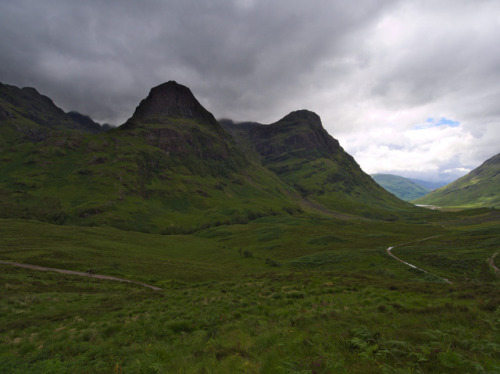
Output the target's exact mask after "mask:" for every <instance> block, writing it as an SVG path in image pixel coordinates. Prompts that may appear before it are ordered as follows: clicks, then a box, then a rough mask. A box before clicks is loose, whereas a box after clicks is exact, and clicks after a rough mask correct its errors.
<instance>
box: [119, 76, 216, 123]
mask: <svg viewBox="0 0 500 374" xmlns="http://www.w3.org/2000/svg"><path fill="white" fill-rule="evenodd" d="M165 117H182V118H189V119H195V120H199V121H201V122H206V123H209V124H211V125H215V124H216V123H217V121H216V120H215V118H214V116H213V115H212V114H211V113H210V112H209V111H207V110H206V109H205V108H204V107H203V106H202V105H201V104H200V103H199V102H198V100H196V98H195V97H194V95H193V93H192V92H191V90H190V89H189V88H188V87H186V86H183V85H181V84H178V83H177V82H175V81H168V82H166V83H163V84H160V85H159V86H156V87H153V88H152V89H151V90H150V91H149V95H148V96H147V97H146V98H145V99H144V100H142V101H141V103H140V104H139V106H138V107H137V108H136V110H135V113H134V115H133V116H132V118H131V119H130V120H129V121H128V122H130V121H131V122H142V123H148V122H149V123H151V122H153V123H162V122H163V119H164V118H165Z"/></svg>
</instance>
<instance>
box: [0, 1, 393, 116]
mask: <svg viewBox="0 0 500 374" xmlns="http://www.w3.org/2000/svg"><path fill="white" fill-rule="evenodd" d="M389 4H390V2H389V1H387V2H384V4H383V5H380V4H377V3H376V2H374V1H362V2H356V4H352V5H349V4H347V3H343V2H328V1H312V2H307V3H305V2H293V1H273V2H267V1H266V2H264V1H214V2H205V1H182V2H181V1H166V2H165V1H144V2H135V1H108V2H102V1H85V2H67V1H63V0H57V1H56V0H48V1H43V2H40V1H27V0H19V1H16V2H12V3H11V4H3V5H1V6H0V7H1V9H0V10H1V12H0V14H1V15H0V25H1V26H0V28H1V31H2V33H1V35H2V36H1V37H0V38H1V39H0V40H1V45H2V47H1V48H2V51H1V54H0V56H1V57H0V79H1V80H2V81H7V82H10V83H13V84H17V85H31V86H36V87H38V88H39V89H40V90H41V91H43V92H44V93H46V94H48V95H50V96H51V97H53V98H54V100H55V101H56V102H57V103H58V104H59V105H62V106H64V107H65V109H77V110H80V111H84V112H86V113H88V114H90V115H91V116H93V117H95V118H96V119H100V120H102V119H109V120H112V121H117V120H118V119H119V120H123V119H124V118H125V117H126V116H128V115H130V114H131V112H132V111H133V109H134V107H135V105H136V104H137V103H138V100H139V99H141V98H142V97H144V96H145V95H146V94H147V91H148V90H149V88H151V87H152V86H154V85H157V84H160V83H162V82H164V81H166V80H170V79H174V80H177V81H179V82H180V83H183V84H186V85H188V86H190V87H191V88H192V89H193V91H195V93H196V94H197V95H198V96H200V99H202V100H203V99H205V102H208V103H209V104H210V105H211V107H209V109H210V110H212V111H214V112H215V114H216V115H238V114H239V115H246V116H251V115H252V114H254V115H255V114H256V113H258V112H261V113H262V112H264V113H265V112H266V111H269V110H271V111H272V108H273V107H274V106H279V103H283V102H286V101H287V97H288V96H289V95H290V94H292V95H298V94H299V92H300V90H301V87H302V86H303V85H308V83H307V82H306V81H307V79H308V77H309V76H310V75H311V74H313V73H314V71H315V69H316V68H317V66H318V65H319V64H320V63H321V61H323V60H324V59H328V58H330V56H331V55H332V54H336V53H338V54H342V53H343V52H342V51H343V50H345V49H346V48H347V47H348V46H347V45H346V38H348V36H349V35H351V34H353V33H355V32H359V30H360V29H363V28H365V27H367V25H369V24H370V22H373V20H376V18H377V14H379V12H380V11H381V10H382V9H384V7H387V6H389ZM312 83H314V82H312ZM281 114H285V113H281ZM261 116H262V115H261ZM257 117H259V115H257ZM256 119H258V118H256Z"/></svg>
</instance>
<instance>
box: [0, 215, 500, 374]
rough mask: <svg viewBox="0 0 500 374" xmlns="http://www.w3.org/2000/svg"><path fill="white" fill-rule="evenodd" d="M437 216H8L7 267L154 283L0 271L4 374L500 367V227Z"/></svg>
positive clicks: (2, 250)
mask: <svg viewBox="0 0 500 374" xmlns="http://www.w3.org/2000/svg"><path fill="white" fill-rule="evenodd" d="M432 214H433V215H432V216H429V217H430V218H431V219H428V218H429V217H426V219H425V220H421V221H414V222H406V223H402V222H399V223H398V222H390V223H383V222H375V221H373V222H366V221H363V222H356V221H354V222H353V221H334V220H323V219H316V218H314V219H313V218H290V217H288V218H287V217H271V218H262V219H259V220H256V221H254V222H251V223H249V224H247V225H234V226H224V227H218V228H212V229H207V230H205V231H203V232H199V233H196V234H194V235H174V236H162V235H152V234H142V233H134V232H124V231H120V230H116V229H111V228H85V227H73V226H55V225H48V224H44V223H40V222H36V221H24V220H8V219H4V220H1V224H0V238H1V239H0V257H1V258H2V260H5V261H9V262H19V263H24V264H27V263H30V264H36V265H37V266H44V267H49V268H59V269H64V270H70V271H73V272H81V273H83V274H86V273H85V270H86V269H90V268H92V269H94V271H95V272H96V274H106V275H109V276H111V277H115V278H124V279H127V280H134V281H137V282H140V283H141V284H142V283H147V284H150V285H153V286H155V287H158V288H161V290H158V291H154V290H152V289H149V288H146V287H144V285H141V284H135V283H129V282H128V283H125V282H116V281H110V280H106V279H99V278H97V277H95V276H93V277H91V276H88V274H86V275H87V276H85V277H82V276H75V275H68V274H61V273H57V272H52V271H50V272H49V271H34V270H31V269H27V268H21V267H15V266H11V265H7V264H1V265H0V269H1V272H0V296H1V297H0V372H6V373H89V372H90V373H110V372H116V373H122V372H123V373H171V372H180V373H208V372H214V373H236V372H241V373H345V372H349V373H403V372H405V373H406V372H414V373H459V372H464V373H486V372H488V373H494V372H500V308H499V304H500V296H499V295H500V294H499V292H498V286H499V276H498V274H496V272H495V271H494V269H493V268H492V267H491V266H490V265H491V264H493V265H495V266H496V265H497V264H496V263H495V261H496V258H497V257H494V255H495V253H497V252H498V248H500V236H499V235H498V233H499V232H500V231H499V229H500V220H499V219H498V217H496V216H494V215H492V214H493V213H491V212H487V211H476V212H465V213H446V214H441V213H432ZM434 214H436V215H434ZM437 214H439V215H437ZM426 238H427V240H423V241H422V240H421V239H426ZM402 243H406V244H405V245H401V244H402ZM388 245H392V246H394V247H395V249H394V251H396V252H395V253H396V255H397V257H398V258H400V259H401V260H402V261H405V262H407V263H411V264H414V266H416V267H419V268H422V269H425V270H427V271H428V273H425V272H422V271H419V270H418V269H416V268H412V267H409V266H407V265H405V264H403V263H401V262H399V261H395V259H394V258H392V257H391V256H390V255H389V254H388V253H387V246H388ZM488 258H489V259H490V260H491V261H490V260H489V263H488V262H487V261H486V259H488ZM435 275H436V276H437V277H436V276H435ZM440 278H445V279H449V280H450V281H451V282H453V283H452V284H448V283H446V282H444V281H443V280H442V279H440Z"/></svg>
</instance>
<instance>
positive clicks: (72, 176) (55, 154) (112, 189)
mask: <svg viewBox="0 0 500 374" xmlns="http://www.w3.org/2000/svg"><path fill="white" fill-rule="evenodd" d="M293 192H294V191H293V189H292V188H290V187H288V186H286V184H285V183H283V182H282V181H281V180H279V178H277V177H276V176H275V175H274V174H273V173H271V172H270V171H268V170H266V169H265V168H263V167H262V166H260V165H254V164H252V163H250V162H249V161H248V160H247V159H246V158H245V157H244V156H243V155H242V154H241V153H240V152H239V151H238V150H237V149H236V147H235V146H234V143H233V140H232V138H231V137H230V136H229V135H228V134H227V133H226V132H225V131H224V130H223V129H222V128H221V127H220V125H219V124H218V123H217V121H215V119H214V117H213V116H212V115H211V114H210V113H209V112H208V111H207V110H206V109H204V108H203V107H202V106H201V104H199V103H198V101H197V100H196V99H195V98H194V96H193V95H192V93H191V91H190V90H189V89H187V88H186V87H184V86H181V85H178V84H177V83H175V82H168V83H166V84H163V85H160V86H158V87H155V88H153V89H152V90H151V92H150V94H149V95H148V97H147V98H146V99H144V100H143V101H142V102H141V103H140V105H139V106H138V107H137V109H136V111H135V113H134V115H133V116H132V118H131V119H130V120H129V121H127V123H126V124H124V125H123V126H121V127H119V128H116V129H112V130H110V131H108V132H106V133H99V134H85V133H83V132H81V131H54V132H49V133H47V136H46V137H45V138H44V139H41V140H40V141H38V142H36V143H32V142H21V143H18V144H14V145H11V146H9V147H8V148H6V149H4V150H3V151H2V152H1V153H0V215H1V216H3V217H22V218H36V219H40V220H45V221H50V222H58V223H69V224H79V225H111V226H115V227H119V228H124V229H131V230H138V231H151V232H163V233H172V232H189V231H192V230H196V229H199V228H203V227H207V226H211V225H220V224H226V223H243V222H248V221H249V220H252V219H255V218H258V217H261V216H266V215H273V214H285V212H297V211H299V205H298V203H297V202H294V201H293V200H292V199H291V198H290V196H291V195H293Z"/></svg>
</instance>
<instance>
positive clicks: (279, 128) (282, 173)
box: [221, 110, 407, 215]
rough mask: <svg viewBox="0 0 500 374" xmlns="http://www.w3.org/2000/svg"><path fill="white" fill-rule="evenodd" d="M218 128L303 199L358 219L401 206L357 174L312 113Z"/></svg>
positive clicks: (351, 161) (358, 170)
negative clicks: (352, 213) (358, 215)
mask: <svg viewBox="0 0 500 374" xmlns="http://www.w3.org/2000/svg"><path fill="white" fill-rule="evenodd" d="M221 124H222V126H223V127H224V128H225V129H226V130H227V131H228V132H229V133H230V134H232V136H233V137H234V138H235V140H236V142H237V144H238V145H239V146H240V147H241V149H244V150H246V154H247V155H248V156H249V157H250V158H251V157H253V158H257V159H258V160H260V162H261V163H262V165H264V166H265V167H266V168H268V169H269V170H271V171H273V172H274V173H275V174H276V175H278V176H279V177H280V178H281V179H282V180H283V181H285V182H286V183H287V184H289V185H291V186H293V187H294V188H295V189H296V190H297V191H298V192H299V193H300V194H301V196H302V197H304V198H306V199H308V200H312V201H314V202H317V203H320V204H321V205H323V206H325V207H327V208H329V209H333V210H338V211H344V212H355V213H356V214H361V215H363V214H364V215H371V214H372V213H373V212H374V211H375V210H380V211H381V210H383V209H385V208H395V209H404V208H405V206H407V205H406V204H405V203H403V202H401V201H400V200H398V199H396V198H394V196H392V195H390V194H389V193H388V192H387V191H385V190H384V189H383V188H381V187H380V186H379V185H377V184H376V183H375V182H374V181H373V180H372V179H371V178H370V177H369V176H368V175H367V174H366V173H364V172H363V171H362V170H361V168H360V167H359V165H358V164H357V163H356V161H355V160H354V159H353V158H352V156H350V155H349V154H348V153H347V152H345V151H344V149H343V148H342V147H341V146H340V144H339V142H338V141H337V140H336V139H334V138H333V137H332V136H331V135H330V134H328V132H327V131H326V130H325V129H324V127H323V124H322V122H321V119H320V117H319V116H318V115H317V114H316V113H313V112H310V111H307V110H299V111H295V112H292V113H290V114H288V115H286V116H285V117H283V118H282V119H280V120H279V121H277V122H275V123H272V124H270V125H262V124H258V123H241V124H240V123H234V122H232V121H230V120H223V121H221Z"/></svg>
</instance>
